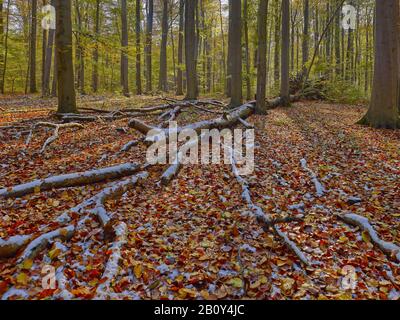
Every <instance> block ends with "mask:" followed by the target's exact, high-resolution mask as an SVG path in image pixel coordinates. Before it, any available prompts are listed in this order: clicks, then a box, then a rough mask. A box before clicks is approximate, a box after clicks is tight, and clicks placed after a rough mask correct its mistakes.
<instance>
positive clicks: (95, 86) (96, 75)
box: [92, 0, 100, 93]
mask: <svg viewBox="0 0 400 320" xmlns="http://www.w3.org/2000/svg"><path fill="white" fill-rule="evenodd" d="M94 34H95V36H96V39H95V41H96V43H95V46H94V49H93V70H92V90H93V92H94V93H96V92H97V91H98V90H99V41H98V37H99V35H100V0H96V16H95V27H94Z"/></svg>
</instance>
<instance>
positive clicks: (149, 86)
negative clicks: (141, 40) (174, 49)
mask: <svg viewBox="0 0 400 320" xmlns="http://www.w3.org/2000/svg"><path fill="white" fill-rule="evenodd" d="M146 10H147V17H146V45H145V49H144V51H145V65H146V72H145V73H146V92H147V93H150V92H151V91H153V81H152V67H153V66H152V63H153V62H152V47H153V17H154V16H153V15H154V1H153V0H147V5H146Z"/></svg>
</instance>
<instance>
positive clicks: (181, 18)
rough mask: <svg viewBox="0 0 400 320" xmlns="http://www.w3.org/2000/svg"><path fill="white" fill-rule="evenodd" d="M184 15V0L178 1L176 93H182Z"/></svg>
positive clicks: (178, 94)
mask: <svg viewBox="0 0 400 320" xmlns="http://www.w3.org/2000/svg"><path fill="white" fill-rule="evenodd" d="M184 17H185V0H180V1H179V38H178V75H177V86H176V88H177V89H176V95H177V96H181V95H183V71H182V65H183V41H184V35H183V28H184V21H185V19H184Z"/></svg>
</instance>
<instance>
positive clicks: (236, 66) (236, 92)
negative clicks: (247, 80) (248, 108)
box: [229, 0, 243, 108]
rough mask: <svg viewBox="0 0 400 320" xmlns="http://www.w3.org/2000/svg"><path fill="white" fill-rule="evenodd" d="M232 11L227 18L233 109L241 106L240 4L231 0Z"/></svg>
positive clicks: (231, 103)
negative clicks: (230, 48)
mask: <svg viewBox="0 0 400 320" xmlns="http://www.w3.org/2000/svg"><path fill="white" fill-rule="evenodd" d="M231 6H232V11H231V15H230V17H229V19H230V21H231V22H230V26H231V28H232V32H230V36H231V37H232V39H231V46H232V51H231V74H232V82H231V102H230V106H231V107H232V108H235V107H237V106H239V105H241V104H242V100H243V96H242V2H241V0H240V1H237V0H233V1H232V4H231Z"/></svg>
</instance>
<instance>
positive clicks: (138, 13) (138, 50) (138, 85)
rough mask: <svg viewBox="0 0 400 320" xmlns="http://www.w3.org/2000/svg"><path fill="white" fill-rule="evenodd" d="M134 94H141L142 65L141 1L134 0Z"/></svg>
mask: <svg viewBox="0 0 400 320" xmlns="http://www.w3.org/2000/svg"><path fill="white" fill-rule="evenodd" d="M135 9H136V25H135V31H136V94H139V95H140V94H142V67H141V65H142V63H141V57H142V55H141V39H140V32H141V30H140V22H141V19H142V18H141V0H136V8H135Z"/></svg>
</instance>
